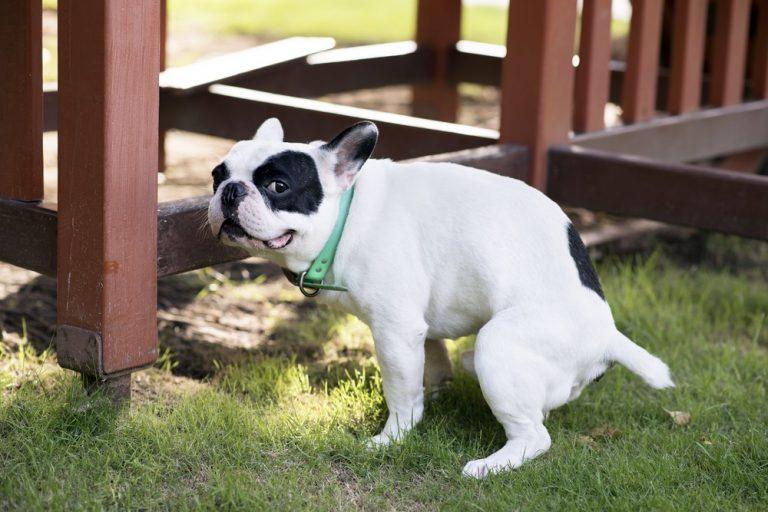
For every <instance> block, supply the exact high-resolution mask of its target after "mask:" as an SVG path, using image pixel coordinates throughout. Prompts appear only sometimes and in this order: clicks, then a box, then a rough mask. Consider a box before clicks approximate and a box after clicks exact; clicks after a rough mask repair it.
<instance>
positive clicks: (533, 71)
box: [500, 0, 576, 190]
mask: <svg viewBox="0 0 768 512" xmlns="http://www.w3.org/2000/svg"><path fill="white" fill-rule="evenodd" d="M575 30H576V2H572V1H566V2H563V1H561V0H537V1H535V2H533V1H531V0H510V2H509V25H508V28H507V56H506V57H505V58H504V62H503V64H502V76H501V130H500V131H501V133H500V142H502V143H516V144H524V145H526V146H528V150H529V155H530V168H529V172H528V182H529V183H531V184H532V185H534V186H535V187H537V188H539V189H541V190H543V189H544V188H545V186H546V177H547V176H546V175H547V149H548V148H549V146H550V145H551V144H564V143H567V142H568V131H569V128H570V126H571V106H572V95H573V64H572V61H573V46H574V37H575V34H574V32H575Z"/></svg>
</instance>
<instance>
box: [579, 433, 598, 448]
mask: <svg viewBox="0 0 768 512" xmlns="http://www.w3.org/2000/svg"><path fill="white" fill-rule="evenodd" d="M576 442H577V443H579V444H580V445H582V446H588V447H590V448H592V449H593V450H597V443H596V442H595V440H594V439H592V438H591V437H589V436H583V435H579V436H577V437H576Z"/></svg>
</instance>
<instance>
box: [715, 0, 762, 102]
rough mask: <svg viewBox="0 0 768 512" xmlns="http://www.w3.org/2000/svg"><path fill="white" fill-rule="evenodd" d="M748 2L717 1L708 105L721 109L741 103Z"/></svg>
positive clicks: (745, 53)
mask: <svg viewBox="0 0 768 512" xmlns="http://www.w3.org/2000/svg"><path fill="white" fill-rule="evenodd" d="M751 4H752V2H751V1H750V0H718V2H717V4H716V6H717V7H716V11H715V43H714V55H713V58H712V88H711V89H710V91H709V93H710V94H709V101H710V103H712V104H713V105H715V106H718V107H724V106H727V105H736V104H738V103H741V101H742V97H743V93H744V68H745V66H746V61H747V30H748V23H749V8H750V6H751Z"/></svg>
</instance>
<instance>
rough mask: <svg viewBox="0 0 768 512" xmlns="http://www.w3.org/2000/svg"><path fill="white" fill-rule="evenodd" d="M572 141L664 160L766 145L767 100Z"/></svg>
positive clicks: (662, 119)
mask: <svg viewBox="0 0 768 512" xmlns="http://www.w3.org/2000/svg"><path fill="white" fill-rule="evenodd" d="M572 142H573V144H576V145H579V146H583V147H588V148H592V149H597V150H603V151H611V152H614V153H626V154H628V155H635V156H642V157H646V158H653V159H656V160H661V161H666V162H692V161H698V160H705V159H708V158H713V157H717V156H721V155H725V154H729V153H738V152H741V151H748V150H751V149H757V148H762V147H765V146H768V100H762V101H753V102H749V103H743V104H741V105H735V106H732V107H721V108H712V109H706V110H699V111H697V112H691V113H689V114H683V115H680V116H674V117H659V118H656V119H654V120H652V121H647V122H644V123H638V124H635V125H628V126H621V127H616V128H611V129H608V130H605V131H603V132H597V133H586V134H583V135H577V136H576V137H573V139H572Z"/></svg>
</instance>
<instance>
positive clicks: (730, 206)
mask: <svg viewBox="0 0 768 512" xmlns="http://www.w3.org/2000/svg"><path fill="white" fill-rule="evenodd" d="M549 157H550V160H549V166H550V169H549V181H548V183H547V193H548V195H549V196H550V197H552V198H553V199H554V200H555V201H558V202H560V203H563V204H566V205H569V206H578V207H583V208H589V209H593V210H598V211H604V212H608V213H613V214H616V215H624V216H629V217H644V218H647V219H652V220H658V221H662V222H668V223H671V224H680V225H683V226H693V227H698V228H703V229H711V230H715V231H724V232H727V233H734V234H737V235H741V236H747V237H753V238H759V239H763V240H768V223H767V222H765V219H766V218H768V201H766V200H765V198H766V197H768V177H766V176H756V175H749V174H741V173H734V172H728V171H719V170H714V169H709V168H705V167H698V166H693V165H683V164H671V163H664V162H658V161H654V160H648V159H645V158H638V157H630V156H625V155H617V154H614V153H607V152H603V151H595V150H591V149H587V148H580V147H574V146H555V147H553V148H551V149H550V151H549Z"/></svg>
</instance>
